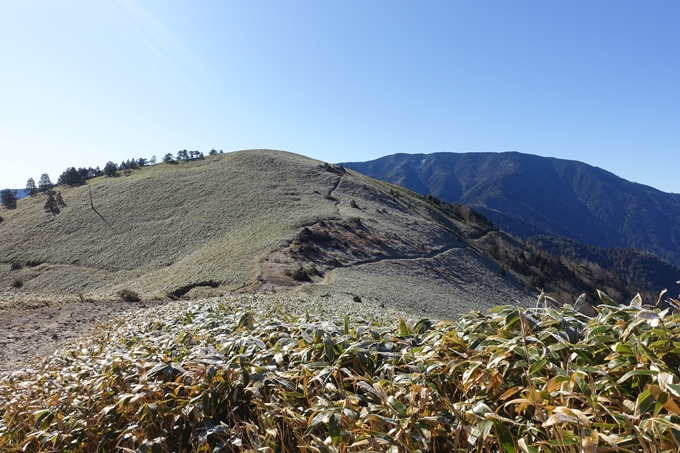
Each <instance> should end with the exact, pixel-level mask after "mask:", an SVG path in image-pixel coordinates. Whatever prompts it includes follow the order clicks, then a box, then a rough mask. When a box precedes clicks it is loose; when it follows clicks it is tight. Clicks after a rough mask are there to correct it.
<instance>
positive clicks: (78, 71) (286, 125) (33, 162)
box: [0, 0, 680, 193]
mask: <svg viewBox="0 0 680 453" xmlns="http://www.w3.org/2000/svg"><path fill="white" fill-rule="evenodd" d="M213 147H214V148H216V149H218V150H219V149H223V150H224V151H225V152H227V151H234V150H239V149H248V148H272V149H282V150H287V151H292V152H295V153H300V154H304V155H306V156H310V157H314V158H317V159H320V160H324V161H327V162H340V161H363V160H370V159H375V158H377V157H380V156H384V155H387V154H393V153H431V152H441V151H451V152H468V151H510V150H513V151H520V152H524V153H530V154H538V155H542V156H551V157H559V158H566V159H574V160H580V161H584V162H587V163H589V164H592V165H596V166H598V167H602V168H605V169H607V170H609V171H612V172H613V173H615V174H617V175H619V176H622V177H624V178H626V179H629V180H632V181H636V182H640V183H643V184H648V185H651V186H654V187H656V188H658V189H661V190H664V191H667V192H678V193H680V178H678V172H679V170H680V2H678V1H675V0H673V1H668V0H667V1H664V0H659V1H654V2H643V1H635V2H633V1H627V0H623V1H622V0H616V1H592V0H588V1H559V2H558V1H544V0H541V1H531V2H530V1H454V0H446V1H415V0H410V1H399V0H389V1H380V0H370V1H366V0H361V1H354V0H343V1H330V0H329V1H326V0H324V1H316V0H308V1H296V0H287V1H280V0H277V1H260V0H252V1H250V0H248V1H227V0H220V1H208V0H201V1H175V0H162V1H136V0H122V1H104V0H80V1H79V0H27V1H21V0H0V187H13V188H23V187H25V185H26V180H27V179H28V178H30V177H32V178H34V179H35V180H36V181H37V180H38V178H39V177H40V175H41V174H42V173H44V172H47V173H49V175H50V176H51V177H52V180H53V181H56V179H57V178H58V176H59V175H60V174H61V172H62V171H63V170H65V169H66V168H67V167H70V166H75V167H89V166H92V167H96V166H100V167H103V166H104V164H105V163H106V162H107V161H109V160H112V161H115V162H116V163H120V161H122V160H124V159H129V158H133V157H146V158H149V157H151V156H152V155H157V156H162V155H164V154H165V153H168V152H171V153H176V152H177V151H178V150H180V149H189V150H200V151H203V152H204V153H206V154H207V152H208V151H209V150H210V149H211V148H213Z"/></svg>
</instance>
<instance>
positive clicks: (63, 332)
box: [0, 301, 165, 374]
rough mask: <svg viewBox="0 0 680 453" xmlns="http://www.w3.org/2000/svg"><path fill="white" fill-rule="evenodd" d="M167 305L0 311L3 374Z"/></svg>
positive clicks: (110, 304)
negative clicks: (103, 326) (131, 315)
mask: <svg viewBox="0 0 680 453" xmlns="http://www.w3.org/2000/svg"><path fill="white" fill-rule="evenodd" d="M164 303H165V302H118V301H115V302H73V303H65V304H58V305H51V306H46V307H33V308H16V309H5V310H0V374H2V373H4V372H7V371H15V370H17V369H20V368H24V367H27V366H30V365H31V364H32V363H34V362H35V361H36V360H37V359H38V358H44V357H47V356H49V355H50V354H52V353H53V352H54V351H56V350H57V349H58V348H61V347H62V346H65V345H67V344H71V343H75V342H77V341H78V339H80V338H83V337H85V336H87V335H89V334H90V333H91V332H92V331H93V330H94V329H95V328H96V327H97V325H98V324H100V323H102V322H104V321H107V320H110V319H115V318H117V317H119V316H121V315H122V314H123V313H125V312H127V311H130V310H136V309H140V308H151V307H153V306H158V305H162V304H164Z"/></svg>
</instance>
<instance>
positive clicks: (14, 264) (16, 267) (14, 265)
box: [9, 261, 22, 271]
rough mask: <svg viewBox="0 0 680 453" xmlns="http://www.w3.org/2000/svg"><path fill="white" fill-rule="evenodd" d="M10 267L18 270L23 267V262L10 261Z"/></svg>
mask: <svg viewBox="0 0 680 453" xmlns="http://www.w3.org/2000/svg"><path fill="white" fill-rule="evenodd" d="M9 267H10V269H12V270H13V271H18V270H19V269H21V267H22V266H21V263H19V262H18V261H12V262H11V263H9Z"/></svg>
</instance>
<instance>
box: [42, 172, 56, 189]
mask: <svg viewBox="0 0 680 453" xmlns="http://www.w3.org/2000/svg"><path fill="white" fill-rule="evenodd" d="M52 187H54V184H52V181H51V180H50V175H48V174H47V173H43V174H42V175H40V179H39V180H38V190H39V191H40V192H46V191H48V190H50V189H51V188H52Z"/></svg>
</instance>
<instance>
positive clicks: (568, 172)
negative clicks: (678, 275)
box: [342, 151, 680, 266]
mask: <svg viewBox="0 0 680 453" xmlns="http://www.w3.org/2000/svg"><path fill="white" fill-rule="evenodd" d="M342 165H344V166H346V167H347V168H351V169H354V170H356V171H359V172H362V173H364V174H367V175H368V176H371V177H374V178H378V179H382V180H385V181H388V182H391V183H393V184H399V185H402V186H404V187H407V188H409V189H411V190H414V191H417V192H419V193H422V194H428V193H429V194H432V195H434V196H436V197H438V198H440V199H442V200H444V201H447V202H449V203H462V204H466V205H469V206H471V207H473V208H474V209H476V210H478V211H480V212H481V213H483V214H484V215H485V216H487V217H488V218H489V219H490V220H492V221H493V222H494V223H496V224H498V225H499V226H500V227H501V228H503V229H505V230H506V231H508V232H510V233H512V234H515V235H517V236H519V237H522V238H528V237H530V236H533V235H537V234H551V235H556V236H562V237H566V238H569V239H574V240H577V241H579V242H583V243H586V244H591V245H595V246H600V247H634V248H638V249H645V250H650V251H652V252H653V253H655V254H657V255H659V256H660V257H662V258H664V259H666V260H668V261H670V262H671V263H673V264H674V265H676V266H678V265H680V194H669V193H665V192H662V191H660V190H657V189H654V188H652V187H649V186H645V185H642V184H638V183H633V182H630V181H626V180H624V179H623V178H620V177H618V176H616V175H614V174H613V173H611V172H608V171H607V170H604V169H601V168H598V167H593V166H590V165H588V164H584V163H582V162H578V161H573V160H564V159H557V158H547V157H540V156H534V155H530V154H523V153H519V152H515V151H513V152H505V153H433V154H395V155H392V156H385V157H382V158H380V159H376V160H373V161H369V162H346V163H342Z"/></svg>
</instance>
